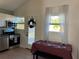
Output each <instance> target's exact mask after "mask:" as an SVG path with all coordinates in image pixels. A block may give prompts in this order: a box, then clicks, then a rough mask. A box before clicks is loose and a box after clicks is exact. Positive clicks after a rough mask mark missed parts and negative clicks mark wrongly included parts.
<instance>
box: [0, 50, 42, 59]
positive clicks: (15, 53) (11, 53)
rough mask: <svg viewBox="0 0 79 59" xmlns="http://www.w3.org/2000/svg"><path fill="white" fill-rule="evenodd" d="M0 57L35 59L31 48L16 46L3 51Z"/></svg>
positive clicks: (7, 58) (5, 58)
mask: <svg viewBox="0 0 79 59" xmlns="http://www.w3.org/2000/svg"><path fill="white" fill-rule="evenodd" d="M0 59H33V57H32V54H31V52H30V51H29V50H27V49H23V48H15V49H10V50H8V51H5V52H1V53H0ZM39 59H43V58H39Z"/></svg>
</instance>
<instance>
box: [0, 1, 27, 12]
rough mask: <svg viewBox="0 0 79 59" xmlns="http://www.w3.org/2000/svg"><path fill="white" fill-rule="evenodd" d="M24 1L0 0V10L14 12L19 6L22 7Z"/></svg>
mask: <svg viewBox="0 0 79 59" xmlns="http://www.w3.org/2000/svg"><path fill="white" fill-rule="evenodd" d="M24 2H26V0H0V9H5V10H9V11H14V10H15V9H16V8H18V7H19V6H21V5H23V4H24Z"/></svg>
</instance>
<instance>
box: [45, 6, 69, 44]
mask: <svg viewBox="0 0 79 59" xmlns="http://www.w3.org/2000/svg"><path fill="white" fill-rule="evenodd" d="M67 12H68V5H63V6H58V7H48V8H46V22H45V39H47V40H50V41H59V42H64V43H68V30H67V29H68V22H67V14H68V13H67ZM58 15H59V17H61V18H63V19H64V21H63V23H61V25H63V26H64V32H50V31H48V30H49V20H50V16H58Z"/></svg>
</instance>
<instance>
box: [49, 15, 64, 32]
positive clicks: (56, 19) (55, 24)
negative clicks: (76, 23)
mask: <svg viewBox="0 0 79 59" xmlns="http://www.w3.org/2000/svg"><path fill="white" fill-rule="evenodd" d="M63 25H64V16H63V15H59V16H50V18H49V31H53V32H63V31H64V26H63Z"/></svg>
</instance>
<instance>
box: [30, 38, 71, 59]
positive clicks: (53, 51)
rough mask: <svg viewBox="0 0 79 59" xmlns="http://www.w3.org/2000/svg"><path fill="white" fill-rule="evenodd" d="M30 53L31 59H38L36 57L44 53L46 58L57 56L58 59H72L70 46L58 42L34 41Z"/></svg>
mask: <svg viewBox="0 0 79 59" xmlns="http://www.w3.org/2000/svg"><path fill="white" fill-rule="evenodd" d="M31 52H32V54H33V59H38V56H39V55H40V56H42V53H44V54H43V55H45V54H46V55H48V56H49V55H51V56H53V55H54V56H58V57H59V58H60V59H72V46H71V45H70V44H63V43H60V42H51V41H46V40H39V41H36V42H34V43H33V45H32V49H31ZM51 56H49V57H51ZM45 57H46V56H45Z"/></svg>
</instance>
